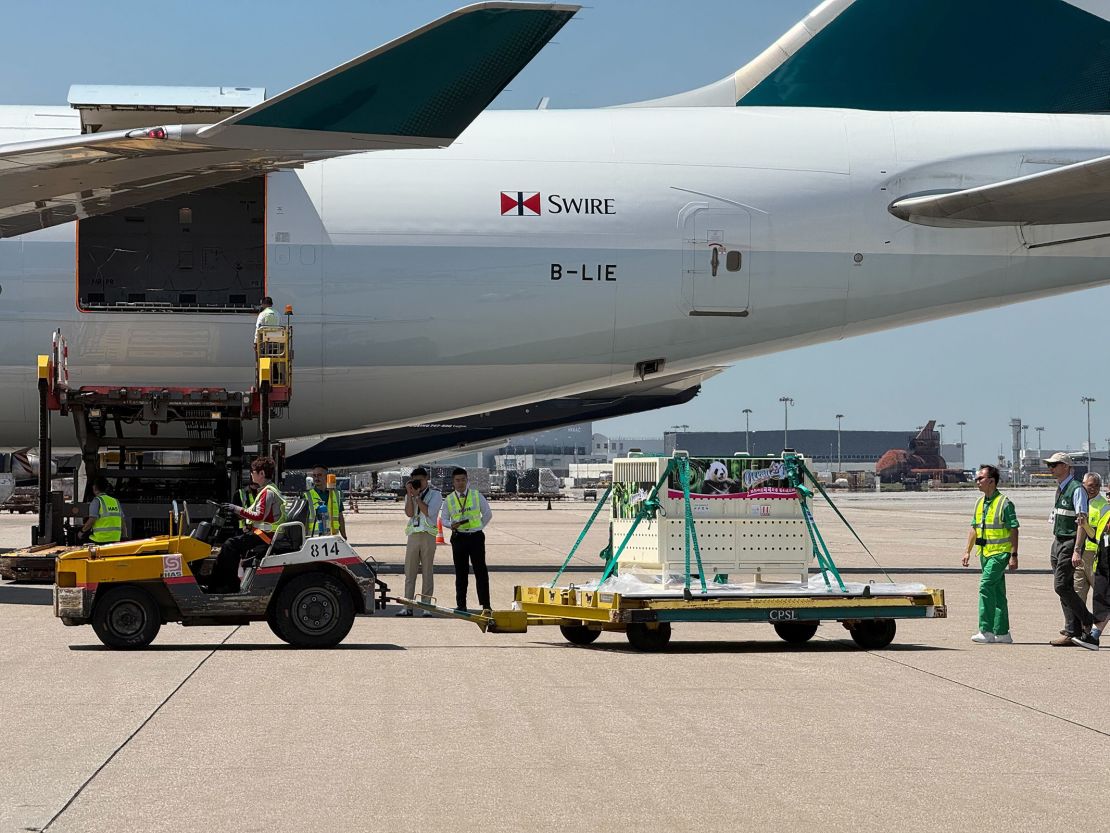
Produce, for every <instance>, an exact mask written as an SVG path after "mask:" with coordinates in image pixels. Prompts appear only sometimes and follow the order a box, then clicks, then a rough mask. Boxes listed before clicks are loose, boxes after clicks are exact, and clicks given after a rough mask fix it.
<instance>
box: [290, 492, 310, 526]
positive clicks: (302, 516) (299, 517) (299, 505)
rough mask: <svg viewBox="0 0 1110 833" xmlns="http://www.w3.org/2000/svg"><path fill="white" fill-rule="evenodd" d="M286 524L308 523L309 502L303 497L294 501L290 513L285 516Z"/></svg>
mask: <svg viewBox="0 0 1110 833" xmlns="http://www.w3.org/2000/svg"><path fill="white" fill-rule="evenodd" d="M285 521H286V523H301V524H307V523H308V501H307V500H305V499H304V498H303V497H297V498H294V499H293V502H292V503H291V504H290V505H289V511H288V512H286V514H285Z"/></svg>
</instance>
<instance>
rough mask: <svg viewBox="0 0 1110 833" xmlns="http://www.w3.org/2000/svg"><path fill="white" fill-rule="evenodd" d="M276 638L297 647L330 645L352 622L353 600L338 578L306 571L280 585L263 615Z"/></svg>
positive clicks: (340, 638) (347, 629)
mask: <svg viewBox="0 0 1110 833" xmlns="http://www.w3.org/2000/svg"><path fill="white" fill-rule="evenodd" d="M266 621H267V623H268V624H269V625H270V629H271V630H272V631H273V632H274V633H275V634H277V636H278V638H279V639H282V640H283V641H285V642H288V643H289V644H290V645H293V646H295V647H297V648H331V647H333V646H335V645H338V644H339V643H340V642H342V641H343V639H344V637H346V636H347V634H348V633H350V632H351V626H352V625H353V624H354V622H355V603H354V600H353V599H352V598H351V593H350V591H349V590H347V588H346V587H345V586H344V585H343V583H342V582H340V581H339V580H338V579H335V578H332V577H331V576H329V575H327V574H326V573H305V574H303V575H299V576H297V577H296V578H293V579H291V580H290V581H289V583H288V584H286V585H285V586H284V587H283V588H281V592H279V593H278V596H277V598H276V599H275V600H274V606H273V608H271V610H270V611H269V613H267V615H266Z"/></svg>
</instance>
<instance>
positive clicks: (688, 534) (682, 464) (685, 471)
mask: <svg viewBox="0 0 1110 833" xmlns="http://www.w3.org/2000/svg"><path fill="white" fill-rule="evenodd" d="M678 476H679V477H681V478H682V503H683V508H684V509H685V512H686V517H685V520H686V522H685V524H684V526H685V530H684V533H685V534H684V536H683V539H684V543H685V545H686V586H685V587H684V588H683V590H682V594H683V595H684V596H685V597H686V598H687V599H689V598H690V545H691V544H693V545H694V558H695V559H697V562H698V580H699V581H701V592H702V593H707V592H708V590H707V589H706V587H705V570H704V569H703V568H702V565H701V548H700V547H699V546H698V533H697V530H696V529H695V528H694V511H693V509H691V508H690V458H689V457H679V458H678Z"/></svg>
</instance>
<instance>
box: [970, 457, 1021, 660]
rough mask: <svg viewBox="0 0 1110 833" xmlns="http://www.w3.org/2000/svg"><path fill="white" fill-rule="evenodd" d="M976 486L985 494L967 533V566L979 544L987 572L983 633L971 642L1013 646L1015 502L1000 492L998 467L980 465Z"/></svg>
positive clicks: (982, 593)
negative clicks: (1010, 583) (1010, 581)
mask: <svg viewBox="0 0 1110 833" xmlns="http://www.w3.org/2000/svg"><path fill="white" fill-rule="evenodd" d="M975 485H976V486H978V487H979V491H980V492H982V493H983V496H982V497H981V498H979V502H978V503H977V504H975V516H974V517H973V518H972V520H971V531H970V532H969V533H968V535H967V549H966V551H965V552H964V558H963V565H964V566H965V567H966V566H968V562H969V561H970V560H971V551H972V549H973V548H974V547H976V546H978V547H979V563H980V564H981V565H982V568H983V573H982V576H981V577H980V579H979V633H977V634H975V636H973V637H971V641H972V642H975V643H978V644H980V645H994V644H996V643H1002V644H1006V645H1009V644H1011V643H1013V641H1014V639H1013V637H1012V636H1010V610H1009V606H1008V605H1007V602H1006V569H1007V568H1009V569H1011V570H1016V569H1017V568H1018V519H1017V512H1016V511H1015V510H1014V504H1013V503H1012V502H1011V501H1010V499H1009V498H1008V497H1006V496H1005V495H1004V494H1002V492H1000V491H998V469H996V468H995V467H994V466H980V467H979V471H978V472H977V473H976V475H975Z"/></svg>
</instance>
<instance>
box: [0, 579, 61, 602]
mask: <svg viewBox="0 0 1110 833" xmlns="http://www.w3.org/2000/svg"><path fill="white" fill-rule="evenodd" d="M0 604H2V605H52V604H54V588H53V587H27V586H25V585H10V584H0Z"/></svg>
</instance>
